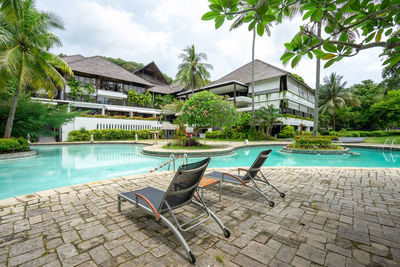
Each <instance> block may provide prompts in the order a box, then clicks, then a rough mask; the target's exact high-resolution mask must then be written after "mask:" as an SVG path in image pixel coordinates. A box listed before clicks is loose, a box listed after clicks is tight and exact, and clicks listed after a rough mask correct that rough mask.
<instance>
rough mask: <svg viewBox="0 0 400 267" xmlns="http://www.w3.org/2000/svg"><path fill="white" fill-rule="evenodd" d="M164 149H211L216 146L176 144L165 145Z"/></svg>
mask: <svg viewBox="0 0 400 267" xmlns="http://www.w3.org/2000/svg"><path fill="white" fill-rule="evenodd" d="M162 148H163V149H185V150H197V149H211V148H215V146H211V145H201V146H175V145H170V146H168V145H164V146H163V147H162Z"/></svg>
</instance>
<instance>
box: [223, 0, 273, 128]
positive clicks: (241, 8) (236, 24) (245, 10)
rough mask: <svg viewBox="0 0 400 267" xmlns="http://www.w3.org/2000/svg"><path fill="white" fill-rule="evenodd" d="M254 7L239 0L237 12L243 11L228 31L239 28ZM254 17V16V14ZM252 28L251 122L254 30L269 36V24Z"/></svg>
mask: <svg viewBox="0 0 400 267" xmlns="http://www.w3.org/2000/svg"><path fill="white" fill-rule="evenodd" d="M255 5H258V3H256V2H255V3H254V4H253V5H251V4H249V3H248V2H247V1H244V0H239V3H238V7H239V11H240V12H241V11H243V13H241V14H240V15H239V16H238V17H237V18H236V20H235V21H234V22H233V23H232V25H231V28H230V30H233V29H237V28H238V27H239V26H241V25H242V24H243V23H244V21H245V18H246V17H247V16H248V15H249V13H250V12H251V8H252V7H254V6H255ZM255 15H256V14H255ZM251 27H252V28H253V39H252V45H251V112H252V116H253V121H252V123H254V119H255V113H254V58H255V46H256V30H257V31H258V34H259V35H260V36H262V35H263V34H264V32H265V33H266V34H267V35H268V36H270V35H271V29H270V27H271V24H270V23H266V24H265V25H261V24H260V27H257V28H256V27H255V24H254V25H252V26H251Z"/></svg>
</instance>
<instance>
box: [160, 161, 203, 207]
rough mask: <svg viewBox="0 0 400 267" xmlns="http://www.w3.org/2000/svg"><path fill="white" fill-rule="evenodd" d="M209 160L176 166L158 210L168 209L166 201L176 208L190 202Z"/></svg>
mask: <svg viewBox="0 0 400 267" xmlns="http://www.w3.org/2000/svg"><path fill="white" fill-rule="evenodd" d="M210 160H211V158H206V159H204V160H202V161H199V162H195V163H191V164H187V165H181V166H180V167H179V168H178V170H177V171H176V173H175V176H174V178H173V179H172V182H171V184H170V186H169V187H168V189H167V191H166V192H165V195H164V197H163V200H162V201H161V205H160V208H159V211H160V212H162V211H166V210H167V209H168V207H167V204H166V203H168V205H169V207H170V208H171V209H176V208H179V207H181V206H183V205H185V204H187V203H189V202H191V200H192V198H193V195H194V193H195V192H196V189H197V186H198V185H199V183H200V180H201V178H202V177H203V174H204V172H205V170H206V169H207V166H208V163H209V162H210Z"/></svg>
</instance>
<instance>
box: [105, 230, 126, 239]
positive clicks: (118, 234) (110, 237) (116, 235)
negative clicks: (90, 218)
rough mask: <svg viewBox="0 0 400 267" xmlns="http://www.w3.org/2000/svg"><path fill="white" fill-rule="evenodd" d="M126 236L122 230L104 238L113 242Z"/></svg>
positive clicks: (107, 234) (108, 234) (110, 233)
mask: <svg viewBox="0 0 400 267" xmlns="http://www.w3.org/2000/svg"><path fill="white" fill-rule="evenodd" d="M124 235H126V233H125V232H124V231H122V230H121V229H117V230H114V231H112V232H109V233H106V234H104V238H105V239H106V240H108V241H111V240H114V239H117V238H120V237H121V236H124Z"/></svg>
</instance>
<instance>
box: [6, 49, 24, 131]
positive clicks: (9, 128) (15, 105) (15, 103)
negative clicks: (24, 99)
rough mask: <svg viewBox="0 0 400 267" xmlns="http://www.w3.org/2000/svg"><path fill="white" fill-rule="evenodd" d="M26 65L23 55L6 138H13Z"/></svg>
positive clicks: (8, 119)
mask: <svg viewBox="0 0 400 267" xmlns="http://www.w3.org/2000/svg"><path fill="white" fill-rule="evenodd" d="M24 65H25V55H24V54H22V62H21V66H20V70H19V73H18V77H17V78H18V80H17V86H16V88H15V93H14V97H13V100H12V103H11V107H10V112H9V113H8V118H7V124H6V128H5V130H4V138H10V137H11V132H12V127H13V124H14V118H15V110H16V109H17V104H18V98H19V93H20V90H21V85H22V82H21V80H22V73H23V69H24Z"/></svg>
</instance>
